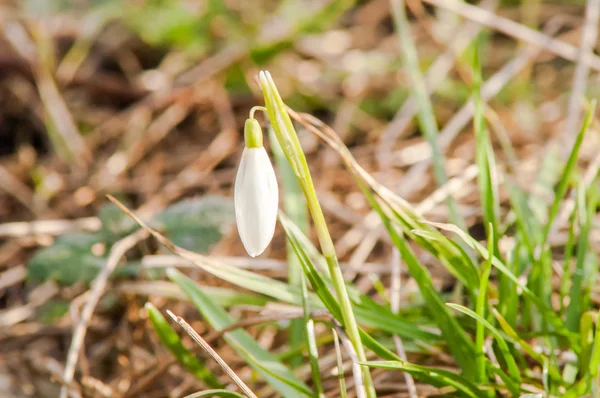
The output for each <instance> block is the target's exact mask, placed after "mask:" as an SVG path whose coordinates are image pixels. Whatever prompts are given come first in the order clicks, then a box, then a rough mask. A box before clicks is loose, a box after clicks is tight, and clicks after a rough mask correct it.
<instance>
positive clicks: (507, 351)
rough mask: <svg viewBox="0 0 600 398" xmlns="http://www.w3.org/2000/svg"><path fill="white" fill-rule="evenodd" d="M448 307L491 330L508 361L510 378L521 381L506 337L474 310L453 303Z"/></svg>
mask: <svg viewBox="0 0 600 398" xmlns="http://www.w3.org/2000/svg"><path fill="white" fill-rule="evenodd" d="M447 306H448V307H450V308H453V309H455V310H457V311H460V312H462V313H463V314H465V315H468V316H470V317H471V318H473V319H475V320H476V321H477V323H478V324H479V325H482V326H483V327H485V328H486V329H487V330H489V332H490V333H491V334H492V335H493V336H494V338H495V339H496V341H497V342H498V348H499V349H500V352H501V353H502V356H503V357H504V360H505V361H506V367H507V369H508V373H509V375H510V377H511V378H512V379H513V380H515V381H520V380H521V374H520V373H519V367H518V366H517V363H516V361H515V358H514V357H513V355H512V353H511V352H510V349H509V348H508V345H507V344H506V339H505V337H504V336H502V334H501V333H500V332H499V331H498V329H496V328H495V327H494V326H493V325H492V324H491V323H489V322H488V321H487V320H485V319H484V318H483V317H482V316H481V315H479V314H477V313H475V312H473V311H472V310H470V309H468V308H467V307H464V306H462V305H459V304H452V303H448V304H447ZM508 341H510V342H512V343H513V344H516V342H515V341H512V340H508Z"/></svg>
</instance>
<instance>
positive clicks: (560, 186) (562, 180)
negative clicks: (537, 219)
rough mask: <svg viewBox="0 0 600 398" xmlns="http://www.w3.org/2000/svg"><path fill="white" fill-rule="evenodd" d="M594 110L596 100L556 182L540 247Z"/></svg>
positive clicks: (543, 242) (548, 229) (544, 240)
mask: <svg viewBox="0 0 600 398" xmlns="http://www.w3.org/2000/svg"><path fill="white" fill-rule="evenodd" d="M595 110H596V100H595V99H594V100H592V103H591V105H590V106H589V108H588V111H587V113H586V115H585V119H584V120H583V124H582V126H581V129H580V130H579V134H577V138H576V140H575V143H574V144H573V149H572V150H571V153H570V154H569V158H568V159H567V163H566V165H565V167H564V169H563V171H562V174H561V177H560V179H559V180H558V181H559V182H558V187H557V188H556V194H555V195H554V201H553V202H552V206H551V207H550V211H549V214H548V221H547V223H546V226H545V228H544V234H543V239H542V245H543V246H544V245H545V244H546V241H547V240H548V234H549V233H550V230H551V228H552V224H553V222H554V218H555V217H556V215H557V214H558V209H559V207H560V204H561V202H562V200H563V199H564V197H565V194H566V193H567V189H568V187H569V184H570V183H571V176H572V174H573V171H574V170H575V166H576V165H577V159H578V157H579V149H580V148H581V144H582V143H583V138H584V137H585V133H586V132H587V130H588V128H589V126H590V124H591V123H592V120H593V118H594V112H595Z"/></svg>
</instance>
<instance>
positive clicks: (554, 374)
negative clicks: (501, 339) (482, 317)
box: [492, 308, 562, 382]
mask: <svg viewBox="0 0 600 398" xmlns="http://www.w3.org/2000/svg"><path fill="white" fill-rule="evenodd" d="M492 313H493V314H494V316H495V317H496V320H498V324H499V325H500V327H501V328H502V330H503V331H504V333H506V335H507V336H508V337H509V338H511V339H512V340H513V341H514V342H515V344H517V345H518V346H519V347H521V349H523V351H525V353H527V355H529V356H530V357H531V358H533V359H534V360H535V361H537V362H538V363H539V364H540V365H542V366H544V367H545V368H546V370H545V371H546V372H547V373H548V375H549V377H551V378H552V379H554V380H555V381H558V382H561V381H562V376H561V374H560V372H559V371H558V369H556V368H555V367H554V366H553V365H548V362H549V361H548V358H547V357H546V356H545V355H542V354H540V353H538V352H537V351H536V350H535V349H534V348H533V347H532V346H531V345H530V344H529V343H528V342H526V341H525V340H523V339H522V338H521V336H519V334H518V333H517V332H516V331H515V330H514V329H513V328H512V327H511V326H510V325H509V324H508V322H506V320H505V319H504V318H503V317H502V315H500V313H499V312H498V311H497V310H496V309H495V308H492Z"/></svg>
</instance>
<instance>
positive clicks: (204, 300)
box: [167, 269, 313, 397]
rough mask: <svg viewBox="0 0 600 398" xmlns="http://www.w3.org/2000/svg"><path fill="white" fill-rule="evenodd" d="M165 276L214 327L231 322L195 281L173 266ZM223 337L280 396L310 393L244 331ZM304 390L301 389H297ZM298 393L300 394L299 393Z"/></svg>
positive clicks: (220, 327)
mask: <svg viewBox="0 0 600 398" xmlns="http://www.w3.org/2000/svg"><path fill="white" fill-rule="evenodd" d="M167 275H168V277H169V278H170V279H171V280H172V281H173V282H174V283H176V284H177V285H179V287H181V289H182V290H183V291H184V292H185V294H186V295H187V296H188V297H189V298H190V300H191V301H192V302H193V303H194V305H195V306H196V308H197V309H198V311H200V313H201V314H202V316H203V317H204V319H206V321H207V322H208V323H209V324H210V325H211V326H212V327H213V328H215V329H216V330H221V329H223V328H226V327H228V326H230V325H232V324H233V323H234V322H233V320H232V319H231V318H230V317H229V314H227V312H226V311H225V310H224V309H223V308H221V307H219V306H217V305H216V304H215V303H214V302H213V301H212V300H211V299H210V297H208V296H207V295H206V294H204V292H202V291H201V290H200V289H199V288H198V286H197V285H196V283H195V282H194V281H193V280H191V279H190V278H188V277H187V276H185V275H183V274H182V273H180V272H179V271H177V270H175V269H169V270H167ZM224 339H225V341H226V342H227V344H229V345H230V346H231V347H232V348H233V349H234V350H235V351H236V352H237V353H238V355H240V356H241V357H242V358H243V359H244V360H245V361H246V363H248V365H250V366H251V367H252V368H253V369H254V370H256V371H257V372H258V373H259V374H260V375H261V376H262V377H263V378H264V379H265V380H266V381H267V383H269V384H270V385H271V386H272V387H273V388H274V389H275V390H277V391H278V392H279V393H281V394H282V395H283V396H285V397H287V396H290V397H295V396H312V395H313V394H312V392H311V390H310V389H309V388H308V386H306V385H305V384H304V383H303V382H302V381H301V380H300V379H298V378H297V377H296V375H294V373H292V371H290V370H289V369H288V368H287V367H285V366H284V365H283V364H282V363H281V362H279V361H278V360H277V358H276V357H275V356H274V355H273V354H271V353H270V352H268V351H266V350H265V349H263V348H262V347H261V346H260V345H258V343H257V342H256V341H255V340H254V339H253V338H252V337H251V336H250V335H249V334H248V333H246V332H245V331H243V330H234V331H232V332H228V333H225V335H224ZM300 391H304V393H300ZM299 394H301V395H299Z"/></svg>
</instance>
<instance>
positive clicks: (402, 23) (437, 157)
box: [391, 0, 466, 229]
mask: <svg viewBox="0 0 600 398" xmlns="http://www.w3.org/2000/svg"><path fill="white" fill-rule="evenodd" d="M391 4H392V12H393V17H394V25H395V27H396V32H397V34H398V38H399V40H400V43H401V47H402V51H403V55H404V62H405V66H406V70H407V72H408V74H409V76H410V81H411V82H412V84H413V85H412V90H413V95H414V98H415V100H416V102H417V104H418V106H419V112H418V120H419V126H420V127H421V130H422V131H423V134H424V135H425V138H426V139H427V142H428V143H429V145H430V147H431V152H432V154H431V157H432V161H433V171H434V175H435V178H436V180H437V183H438V185H444V184H445V183H446V182H447V181H448V176H447V174H446V170H445V167H444V161H445V157H444V155H443V153H442V151H441V149H440V146H439V144H438V142H437V136H438V133H439V131H438V126H437V121H436V119H435V114H434V112H433V106H432V105H431V101H430V99H429V96H428V94H427V88H426V87H425V81H424V80H423V75H422V73H421V70H420V69H419V59H418V55H417V49H416V47H415V43H414V42H413V39H412V34H411V29H410V24H409V22H408V20H407V18H406V12H405V9H404V7H405V5H404V1H403V0H391ZM446 203H447V205H448V210H449V212H450V219H451V221H452V222H453V223H455V224H456V225H458V226H459V227H461V228H463V229H464V228H465V227H466V223H465V221H464V219H463V218H462V216H461V215H460V212H459V211H458V205H457V204H456V201H455V200H454V198H453V197H452V196H451V195H449V196H448V199H447V200H446Z"/></svg>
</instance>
